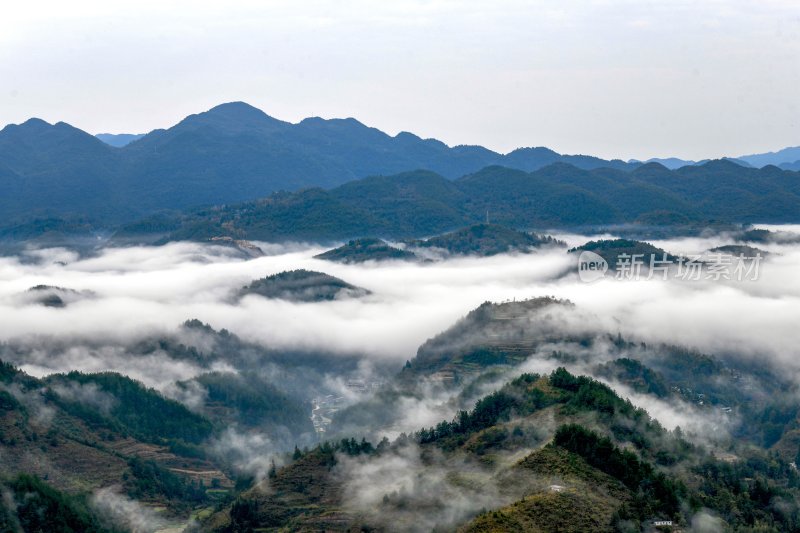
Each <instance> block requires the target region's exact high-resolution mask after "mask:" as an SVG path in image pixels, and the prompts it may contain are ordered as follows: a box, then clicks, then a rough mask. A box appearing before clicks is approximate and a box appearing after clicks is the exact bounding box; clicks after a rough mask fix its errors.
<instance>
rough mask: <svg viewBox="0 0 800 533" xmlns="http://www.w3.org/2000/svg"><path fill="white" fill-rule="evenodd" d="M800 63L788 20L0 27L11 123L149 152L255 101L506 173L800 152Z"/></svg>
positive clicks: (108, 20)
mask: <svg viewBox="0 0 800 533" xmlns="http://www.w3.org/2000/svg"><path fill="white" fill-rule="evenodd" d="M798 51H800V6H798V5H797V4H795V3H793V2H787V1H782V0H771V1H768V2H759V3H758V5H753V4H751V3H747V2H741V1H735V2H714V1H706V2H691V3H690V2H677V3H676V2H668V3H667V2H645V3H634V2H627V1H620V2H593V1H582V2H577V3H574V4H571V5H570V6H569V7H564V6H563V5H562V4H561V3H557V2H552V1H549V0H548V1H536V2H529V1H509V2H506V3H503V4H501V5H497V4H495V5H492V6H485V5H482V4H481V3H477V2H449V1H434V2H422V1H403V2H393V3H391V4H378V5H374V4H368V3H365V2H359V1H354V0H353V1H348V2H340V3H331V2H326V1H318V2H310V3H303V4H302V5H297V4H295V3H291V2H284V1H274V2H268V3H257V2H248V1H238V2H235V3H232V4H227V3H226V4H225V5H215V4H213V3H209V2H200V3H191V4H189V3H185V2H174V3H170V4H169V5H168V6H165V5H160V4H158V3H155V2H142V3H138V4H136V6H131V7H127V8H126V9H122V10H121V9H119V8H118V7H115V6H111V5H109V4H104V3H101V2H94V1H82V2H75V3H70V4H69V5H62V4H60V3H57V2H48V1H45V2H36V3H31V4H26V5H15V6H14V7H10V8H7V9H6V13H5V14H4V17H3V20H2V21H0V76H2V77H3V79H5V80H8V81H7V84H6V90H4V91H2V92H1V93H0V123H1V124H7V123H20V122H23V121H24V120H26V119H28V118H30V117H39V118H42V119H44V120H47V121H48V122H58V121H64V122H67V123H69V124H72V125H73V126H75V127H78V128H81V129H83V130H85V131H89V132H92V133H145V132H148V131H151V130H153V129H157V128H162V127H166V126H169V125H172V124H175V123H177V122H178V121H179V120H181V119H182V118H184V117H185V116H187V115H189V114H192V113H198V112H200V111H203V110H206V109H209V108H211V107H213V106H215V105H218V104H220V103H223V102H228V101H246V102H248V103H250V104H251V105H254V106H255V107H258V108H259V109H262V110H263V111H265V112H266V113H267V114H269V115H271V116H275V117H277V118H281V119H283V120H287V121H290V122H297V121H299V120H301V119H303V118H306V117H309V116H321V117H323V118H334V117H354V118H356V119H358V120H359V121H361V122H363V123H364V124H367V125H369V126H373V127H376V128H378V129H380V130H382V131H385V132H387V133H389V134H390V135H395V134H397V133H398V132H400V131H410V132H412V133H415V134H417V135H419V136H421V137H425V138H429V137H432V138H436V139H439V140H441V141H443V142H445V143H447V144H449V145H457V144H479V145H482V146H486V147H487V148H490V149H493V150H495V151H499V152H503V153H506V152H509V151H511V150H513V149H515V148H517V147H522V146H547V147H549V148H552V149H554V150H556V151H558V152H560V153H568V154H577V153H583V154H591V155H597V156H600V157H604V158H619V159H623V160H627V159H630V158H634V159H641V160H644V159H649V158H651V157H680V158H684V159H706V158H717V157H723V156H738V155H746V154H752V153H759V152H767V151H774V150H778V149H781V148H783V147H787V146H796V145H798V144H800V135H798V118H800V107H798V105H797V104H796V98H795V96H794V88H795V87H797V86H798V85H800V68H797V67H798V66H799V65H798V61H800V60H798V58H800V54H798ZM745 65H746V66H747V68H745Z"/></svg>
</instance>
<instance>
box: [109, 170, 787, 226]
mask: <svg viewBox="0 0 800 533" xmlns="http://www.w3.org/2000/svg"><path fill="white" fill-rule="evenodd" d="M487 216H489V217H490V219H491V222H493V223H497V224H502V225H505V226H510V227H517V228H557V227H562V228H563V227H579V226H584V227H585V226H600V225H612V224H627V223H635V224H638V225H639V226H640V227H643V228H647V227H654V226H673V227H675V226H689V227H691V226H696V225H702V224H707V223H714V224H718V223H721V222H728V223H734V222H753V223H755V222H774V223H788V222H797V221H800V173H797V172H791V171H785V170H780V169H778V168H777V167H773V166H769V167H764V168H762V169H755V168H743V167H741V166H738V165H736V164H735V163H731V162H728V161H711V162H709V163H706V164H705V165H702V166H697V167H684V168H681V169H678V170H672V171H671V170H668V169H666V168H665V167H663V166H661V165H659V164H655V163H651V164H647V165H644V166H641V167H639V168H637V169H635V170H633V171H630V172H623V171H620V170H614V169H609V168H600V169H594V170H582V169H579V168H576V167H574V166H571V165H567V164H564V163H556V164H553V165H550V166H547V167H544V168H542V169H539V170H537V171H534V172H524V171H521V170H514V169H510V168H506V167H499V166H492V167H487V168H484V169H482V170H480V171H478V172H476V173H473V174H469V175H467V176H464V177H462V178H459V179H456V180H449V179H447V178H445V177H443V176H441V175H439V174H436V173H433V172H429V171H414V172H406V173H402V174H397V175H394V176H375V177H370V178H365V179H362V180H357V181H352V182H349V183H346V184H344V185H341V186H339V187H336V188H333V189H330V190H323V189H319V188H314V189H305V190H302V191H299V192H295V193H278V194H274V195H271V196H269V197H267V198H264V199H262V200H258V201H253V202H247V203H242V204H237V205H227V206H220V207H216V208H209V209H201V210H195V211H191V212H188V213H186V214H183V215H178V216H163V215H161V216H158V217H151V218H149V219H144V220H141V221H139V222H137V223H135V224H131V225H129V226H127V227H126V228H124V229H123V231H121V232H120V237H123V236H127V237H136V236H138V237H142V236H143V235H145V234H148V233H149V234H160V235H161V236H165V235H166V236H167V238H168V239H174V240H177V239H194V240H205V239H209V238H211V237H215V236H231V237H234V238H244V239H256V240H266V241H281V240H316V241H320V240H344V239H350V238H359V237H386V238H409V237H423V236H430V235H434V234H439V233H443V232H445V231H450V230H453V229H456V228H460V227H463V226H467V225H471V224H474V223H475V222H480V221H483V220H485V219H486V217H487Z"/></svg>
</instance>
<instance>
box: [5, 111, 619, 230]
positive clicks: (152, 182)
mask: <svg viewBox="0 0 800 533" xmlns="http://www.w3.org/2000/svg"><path fill="white" fill-rule="evenodd" d="M101 139H102V140H101ZM104 141H105V142H104ZM117 141H120V142H119V143H118V142H117ZM122 141H123V138H120V137H118V136H117V137H113V138H110V137H108V136H106V135H103V136H101V137H100V138H98V137H95V136H92V135H90V134H88V133H86V132H84V131H82V130H80V129H77V128H75V127H73V126H70V125H69V124H66V123H63V122H59V123H57V124H49V123H47V122H45V121H43V120H40V119H30V120H28V121H26V122H24V123H23V124H19V125H8V126H6V127H5V128H3V129H2V130H0V214H1V215H2V216H3V218H4V219H5V220H15V219H16V220H20V219H30V218H33V217H46V216H64V215H78V216H89V217H90V218H92V219H93V220H94V221H99V222H101V223H119V222H121V221H130V220H133V219H135V218H137V217H140V216H142V215H145V214H148V213H151V212H154V211H158V210H163V209H183V208H187V207H191V206H197V205H209V204H224V203H230V202H241V201H245V200H252V199H255V198H259V197H263V196H267V195H269V194H271V193H273V192H275V191H280V190H297V189H301V188H304V187H326V188H328V187H335V186H337V185H341V184H342V183H345V182H347V181H351V180H353V179H357V178H363V177H365V176H370V175H379V174H395V173H398V172H402V171H407V170H413V169H418V168H424V169H428V170H431V171H434V172H437V173H439V174H441V175H443V176H445V177H447V178H457V177H459V176H463V175H464V174H468V173H471V172H475V171H477V170H480V169H481V168H484V167H486V166H488V165H494V164H502V165H505V166H509V167H512V168H519V169H521V170H525V171H532V170H536V169H538V168H541V167H543V166H546V165H548V164H551V163H554V162H569V163H570V164H572V165H574V166H576V167H578V168H586V169H591V168H599V167H612V168H618V169H630V168H633V166H634V165H630V164H628V163H625V162H623V161H606V160H603V159H599V158H596V157H591V156H562V155H560V154H558V153H556V152H554V151H552V150H549V149H547V148H521V149H519V150H515V151H514V152H511V153H509V154H507V155H502V154H498V153H496V152H493V151H491V150H488V149H486V148H483V147H480V146H456V147H449V146H447V145H446V144H444V143H442V142H440V141H437V140H435V139H421V138H419V137H417V136H416V135H413V134H411V133H406V132H403V133H400V134H398V135H396V136H394V137H392V136H389V135H387V134H385V133H383V132H381V131H379V130H377V129H375V128H370V127H368V126H365V125H364V124H362V123H360V122H358V121H357V120H355V119H352V118H348V119H333V120H324V119H321V118H308V119H305V120H303V121H301V122H299V123H297V124H291V123H289V122H284V121H282V120H278V119H275V118H272V117H270V116H268V115H267V114H265V113H264V112H262V111H260V110H258V109H256V108H254V107H252V106H250V105H247V104H245V103H241V102H234V103H228V104H222V105H219V106H217V107H215V108H213V109H211V110H209V111H207V112H204V113H200V114H196V115H191V116H189V117H186V118H185V119H184V120H182V121H181V122H180V123H178V124H176V125H175V126H173V127H171V128H169V129H159V130H154V131H152V132H150V133H148V134H147V135H144V136H143V137H141V138H139V139H137V140H135V141H134V142H130V143H128V144H125V145H124V146H122V147H119V148H118V147H115V146H111V145H109V144H107V143H112V144H122Z"/></svg>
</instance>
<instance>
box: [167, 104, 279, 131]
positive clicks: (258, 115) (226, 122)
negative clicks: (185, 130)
mask: <svg viewBox="0 0 800 533" xmlns="http://www.w3.org/2000/svg"><path fill="white" fill-rule="evenodd" d="M288 125H289V123H288V122H284V121H282V120H278V119H276V118H273V117H271V116H269V115H267V114H266V113H264V112H263V111H261V110H260V109H258V108H257V107H254V106H252V105H250V104H248V103H245V102H228V103H225V104H220V105H217V106H214V107H212V108H211V109H209V110H208V111H204V112H202V113H197V114H195V115H189V116H188V117H186V118H185V119H183V120H182V121H181V122H180V123H179V124H178V126H177V127H181V126H183V127H187V126H212V127H214V128H217V129H220V130H222V131H223V132H227V133H235V132H239V131H247V130H252V129H275V128H276V127H282V126H288Z"/></svg>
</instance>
